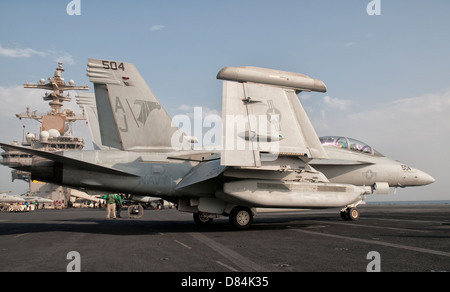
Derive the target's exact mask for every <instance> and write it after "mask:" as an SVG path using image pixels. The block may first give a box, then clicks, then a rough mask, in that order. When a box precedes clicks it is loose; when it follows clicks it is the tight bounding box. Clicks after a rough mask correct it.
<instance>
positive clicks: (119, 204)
mask: <svg viewBox="0 0 450 292" xmlns="http://www.w3.org/2000/svg"><path fill="white" fill-rule="evenodd" d="M122 205H123V204H122V196H121V195H120V194H119V195H117V198H116V214H117V217H119V218H122V217H120V210H121V209H122Z"/></svg>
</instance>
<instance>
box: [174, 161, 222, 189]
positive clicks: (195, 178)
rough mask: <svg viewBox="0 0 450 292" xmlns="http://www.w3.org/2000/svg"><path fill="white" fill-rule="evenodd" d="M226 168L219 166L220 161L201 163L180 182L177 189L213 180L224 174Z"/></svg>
mask: <svg viewBox="0 0 450 292" xmlns="http://www.w3.org/2000/svg"><path fill="white" fill-rule="evenodd" d="M226 168H227V167H226V166H221V165H220V160H210V161H207V162H201V163H199V164H198V165H197V166H196V167H194V168H193V169H192V170H191V171H190V172H189V173H188V174H187V175H186V176H185V177H184V178H183V179H182V180H181V181H180V183H179V184H178V185H177V189H181V188H185V187H187V186H191V185H193V184H196V183H199V182H202V181H206V180H208V179H212V178H215V177H217V176H219V175H220V174H221V173H222V172H224V171H225V169H226Z"/></svg>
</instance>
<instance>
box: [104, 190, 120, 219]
mask: <svg viewBox="0 0 450 292" xmlns="http://www.w3.org/2000/svg"><path fill="white" fill-rule="evenodd" d="M103 199H104V200H105V201H106V209H107V210H108V213H107V214H106V219H109V218H110V217H111V215H112V216H113V219H116V200H117V196H116V194H108V195H105V196H104V197H103Z"/></svg>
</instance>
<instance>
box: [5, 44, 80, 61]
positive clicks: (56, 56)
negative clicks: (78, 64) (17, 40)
mask: <svg viewBox="0 0 450 292" xmlns="http://www.w3.org/2000/svg"><path fill="white" fill-rule="evenodd" d="M0 56H4V57H8V58H31V57H34V56H38V57H46V58H52V59H53V60H54V61H56V62H62V63H67V64H69V65H73V64H75V60H74V58H73V56H72V55H71V54H69V53H67V52H64V51H54V50H47V51H46V52H41V51H37V50H35V49H31V48H25V49H21V48H14V49H7V48H4V47H3V46H2V45H1V44H0Z"/></svg>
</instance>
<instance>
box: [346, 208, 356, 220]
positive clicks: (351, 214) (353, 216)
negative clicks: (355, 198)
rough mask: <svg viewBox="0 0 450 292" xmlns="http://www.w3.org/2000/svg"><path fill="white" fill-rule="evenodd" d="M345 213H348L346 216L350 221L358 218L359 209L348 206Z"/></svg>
mask: <svg viewBox="0 0 450 292" xmlns="http://www.w3.org/2000/svg"><path fill="white" fill-rule="evenodd" d="M347 214H348V215H347V216H348V218H349V220H351V221H356V220H358V219H359V211H358V209H356V208H349V209H348V210H347Z"/></svg>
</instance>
